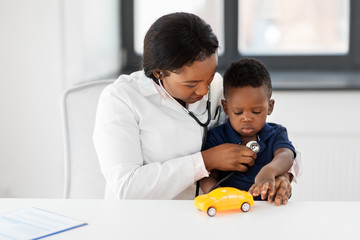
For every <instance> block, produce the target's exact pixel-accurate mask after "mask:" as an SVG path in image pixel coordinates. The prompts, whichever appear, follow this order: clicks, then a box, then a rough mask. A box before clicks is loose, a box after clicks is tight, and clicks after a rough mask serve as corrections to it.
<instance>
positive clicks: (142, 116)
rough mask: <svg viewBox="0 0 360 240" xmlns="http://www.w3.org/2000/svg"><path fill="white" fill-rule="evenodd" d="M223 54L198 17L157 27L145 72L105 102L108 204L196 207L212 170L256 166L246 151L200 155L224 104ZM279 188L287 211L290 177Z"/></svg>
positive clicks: (226, 147)
mask: <svg viewBox="0 0 360 240" xmlns="http://www.w3.org/2000/svg"><path fill="white" fill-rule="evenodd" d="M217 49H218V40H217V37H216V36H215V35H214V33H213V32H212V29H211V27H210V26H209V25H208V24H207V23H205V22H204V21H203V20H202V19H201V18H199V17H198V16H196V15H193V14H189V13H174V14H169V15H165V16H163V17H161V18H159V19H158V20H157V21H156V22H155V23H154V24H153V25H152V26H151V27H150V29H149V30H148V32H147V34H146V36H145V39H144V56H143V70H142V71H138V72H134V73H132V74H130V75H121V76H120V77H119V78H118V80H116V81H115V82H114V83H113V84H111V85H109V86H107V87H106V88H105V89H104V91H103V92H102V94H101V96H100V99H99V103H98V110H97V116H96V123H95V129H94V136H93V140H94V145H95V149H96V152H97V155H98V159H99V162H100V167H101V170H102V173H103V175H104V177H105V179H106V192H105V198H107V199H111V198H112V199H193V198H194V195H195V190H194V189H195V188H194V183H195V182H196V181H197V180H199V179H201V178H203V177H207V176H208V173H209V172H210V171H211V170H212V169H219V170H228V171H229V170H232V171H246V170H247V166H251V165H252V164H253V162H254V159H255V158H256V156H255V154H254V153H253V152H252V151H251V150H250V149H249V148H247V147H245V146H241V145H236V144H223V145H220V146H217V147H214V148H211V149H209V150H206V151H201V146H202V142H203V136H204V134H205V132H206V130H205V129H206V128H210V127H212V126H213V125H214V124H215V123H216V122H217V120H218V118H219V113H218V112H217V111H216V109H217V107H218V106H220V105H221V103H220V100H221V99H222V78H221V76H220V75H219V74H218V73H217V72H216V69H217V66H218V56H217ZM276 186H277V198H278V199H280V200H279V201H280V202H281V203H282V202H283V203H286V201H287V199H288V197H289V195H290V194H291V186H290V180H289V177H288V176H280V177H278V178H277V179H276Z"/></svg>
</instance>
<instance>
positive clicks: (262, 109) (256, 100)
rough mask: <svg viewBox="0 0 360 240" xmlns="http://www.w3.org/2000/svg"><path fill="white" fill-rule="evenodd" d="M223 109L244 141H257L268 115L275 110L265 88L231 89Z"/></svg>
mask: <svg viewBox="0 0 360 240" xmlns="http://www.w3.org/2000/svg"><path fill="white" fill-rule="evenodd" d="M223 107H224V110H225V113H226V114H227V115H228V116H229V120H230V123H231V126H232V127H233V128H234V130H235V131H236V132H238V133H239V134H240V137H241V138H242V139H243V141H244V139H247V140H251V139H253V140H256V136H257V134H258V132H259V131H260V130H261V129H262V128H263V127H264V125H265V122H266V118H267V115H270V114H271V112H272V110H273V107H274V100H270V99H269V96H268V93H267V90H266V87H265V86H261V87H259V88H254V87H250V86H248V87H239V88H230V89H229V90H228V91H227V96H226V100H225V101H223Z"/></svg>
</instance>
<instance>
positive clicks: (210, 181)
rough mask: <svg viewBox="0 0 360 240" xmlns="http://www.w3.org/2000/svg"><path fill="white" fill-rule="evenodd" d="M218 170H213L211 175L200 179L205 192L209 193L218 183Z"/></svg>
mask: <svg viewBox="0 0 360 240" xmlns="http://www.w3.org/2000/svg"><path fill="white" fill-rule="evenodd" d="M217 179H218V178H217V173H216V171H211V173H210V176H209V177H206V178H203V179H201V180H200V187H201V190H202V191H203V193H208V192H209V191H210V189H211V188H212V187H213V186H214V185H215V184H216V183H217Z"/></svg>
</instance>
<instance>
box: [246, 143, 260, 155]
mask: <svg viewBox="0 0 360 240" xmlns="http://www.w3.org/2000/svg"><path fill="white" fill-rule="evenodd" d="M246 146H247V147H248V148H250V149H251V150H252V151H253V152H254V153H258V152H260V144H259V143H258V142H257V141H250V142H248V143H247V144H246Z"/></svg>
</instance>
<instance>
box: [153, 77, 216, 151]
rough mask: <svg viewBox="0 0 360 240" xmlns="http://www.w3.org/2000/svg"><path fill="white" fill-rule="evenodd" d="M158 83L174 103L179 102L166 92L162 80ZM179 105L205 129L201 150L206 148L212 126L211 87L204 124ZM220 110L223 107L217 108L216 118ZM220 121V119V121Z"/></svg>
mask: <svg viewBox="0 0 360 240" xmlns="http://www.w3.org/2000/svg"><path fill="white" fill-rule="evenodd" d="M158 83H159V86H160V87H161V89H162V90H163V91H164V92H165V93H166V94H167V95H168V96H169V97H170V98H171V99H172V100H173V101H175V102H178V101H176V99H175V98H173V96H171V95H170V94H169V93H168V92H167V91H166V90H165V88H164V86H163V85H162V83H161V80H160V79H158ZM179 105H180V106H181V107H182V109H183V110H184V112H186V113H187V114H189V116H190V117H192V118H193V119H194V120H195V121H196V122H197V124H199V125H200V126H201V127H203V128H204V137H205V138H204V137H203V143H202V146H201V150H202V149H203V148H204V145H205V144H204V143H205V141H204V140H205V139H206V135H207V130H208V129H207V127H208V126H209V124H210V121H211V92H210V87H209V92H208V100H207V101H206V110H205V111H207V115H208V116H207V120H206V121H205V122H204V123H202V122H201V121H200V120H199V119H198V118H197V117H196V116H195V114H194V113H193V112H191V111H189V110H188V109H187V108H185V107H184V106H182V105H181V104H180V103H179ZM220 109H221V107H220V106H218V107H217V108H216V112H215V118H216V116H217V115H218V113H219V112H220ZM218 120H219V119H218Z"/></svg>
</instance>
